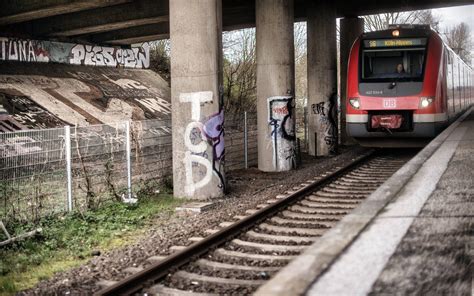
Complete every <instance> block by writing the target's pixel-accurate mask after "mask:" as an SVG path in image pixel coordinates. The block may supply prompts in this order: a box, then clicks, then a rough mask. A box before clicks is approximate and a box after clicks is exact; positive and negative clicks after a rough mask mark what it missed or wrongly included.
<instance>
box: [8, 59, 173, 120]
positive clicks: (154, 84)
mask: <svg viewBox="0 0 474 296" xmlns="http://www.w3.org/2000/svg"><path fill="white" fill-rule="evenodd" d="M0 94H2V95H0V100H1V101H0V105H4V108H5V109H7V111H8V112H9V113H12V114H11V115H12V116H13V117H14V118H15V119H16V120H17V121H18V122H20V123H21V124H23V125H25V126H27V127H29V128H47V127H54V126H62V125H65V124H68V125H77V126H87V125H90V124H101V123H114V122H118V121H124V120H127V119H130V120H145V119H162V120H169V119H171V104H170V89H169V86H168V83H167V82H166V81H165V80H164V79H162V78H161V77H160V76H159V75H158V74H156V73H155V72H153V71H151V70H134V69H116V68H108V67H86V66H69V65H58V64H56V65H53V64H44V65H41V67H38V64H34V63H24V64H23V63H17V62H16V63H13V62H2V63H0ZM21 106H23V107H21ZM46 111H47V112H46ZM48 114H49V115H48Z"/></svg>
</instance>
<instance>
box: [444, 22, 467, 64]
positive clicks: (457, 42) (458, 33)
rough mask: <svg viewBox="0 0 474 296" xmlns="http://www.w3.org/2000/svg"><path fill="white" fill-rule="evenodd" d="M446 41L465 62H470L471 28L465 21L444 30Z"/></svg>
mask: <svg viewBox="0 0 474 296" xmlns="http://www.w3.org/2000/svg"><path fill="white" fill-rule="evenodd" d="M445 36H446V43H447V44H448V46H449V47H451V48H452V49H453V50H454V52H455V53H456V54H458V55H459V56H460V57H461V59H463V60H464V62H466V63H467V64H469V65H470V64H471V58H472V55H471V50H472V49H473V43H472V37H471V30H470V29H469V26H468V25H467V24H466V23H460V24H458V25H457V26H454V27H451V28H447V30H446V32H445Z"/></svg>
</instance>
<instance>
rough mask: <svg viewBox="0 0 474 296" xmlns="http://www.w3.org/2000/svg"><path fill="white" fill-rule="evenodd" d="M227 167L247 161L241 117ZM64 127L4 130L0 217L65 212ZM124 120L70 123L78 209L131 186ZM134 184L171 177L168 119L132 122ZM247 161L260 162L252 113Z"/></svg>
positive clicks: (231, 125) (231, 126)
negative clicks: (129, 182)
mask: <svg viewBox="0 0 474 296" xmlns="http://www.w3.org/2000/svg"><path fill="white" fill-rule="evenodd" d="M225 124H226V140H225V141H226V169H227V170H232V169H241V168H244V166H245V162H244V158H245V157H244V154H243V153H244V148H243V145H244V122H243V117H242V118H234V119H232V120H228V121H226V123H225ZM65 137H66V135H65V129H64V128H54V129H43V130H26V131H19V132H12V133H2V134H0V180H1V181H0V220H3V221H4V222H8V221H26V222H35V221H38V219H40V218H42V217H45V216H49V215H53V214H57V213H64V212H66V211H67V210H68V203H67V185H68V183H67V162H66V150H65V149H66V142H65ZM125 139H126V123H125V122H119V123H116V124H102V125H91V126H87V127H70V147H71V176H72V184H71V185H72V198H73V209H74V210H76V211H86V210H89V209H93V208H97V207H99V206H100V205H101V204H103V203H105V202H108V201H122V198H123V197H122V196H125V195H124V194H125V193H126V192H127V157H126V156H127V153H126V142H125ZM130 139H131V153H130V155H131V164H132V184H133V186H132V188H133V191H134V192H135V193H136V192H137V191H138V190H140V189H141V188H142V185H146V186H149V182H153V183H162V182H163V181H164V180H165V179H168V180H170V178H171V176H172V155H173V154H172V138H171V122H170V121H162V120H146V121H135V122H132V123H131V126H130ZM248 161H249V165H250V166H253V165H255V164H256V162H257V126H256V118H255V117H254V116H251V117H249V119H248Z"/></svg>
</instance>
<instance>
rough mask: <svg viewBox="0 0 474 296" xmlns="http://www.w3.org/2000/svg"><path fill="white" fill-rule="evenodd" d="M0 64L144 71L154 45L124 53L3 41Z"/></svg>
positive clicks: (1, 40)
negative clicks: (40, 63)
mask: <svg viewBox="0 0 474 296" xmlns="http://www.w3.org/2000/svg"><path fill="white" fill-rule="evenodd" d="M0 60H3V61H17V62H43V63H61V64H72V65H86V66H110V67H119V66H120V67H125V68H137V69H144V68H148V67H149V66H150V45H149V44H148V43H143V44H141V45H140V46H136V47H132V48H128V49H123V48H117V47H106V46H93V45H83V44H74V43H62V42H54V41H39V40H29V39H28V40H26V39H16V38H5V37H0Z"/></svg>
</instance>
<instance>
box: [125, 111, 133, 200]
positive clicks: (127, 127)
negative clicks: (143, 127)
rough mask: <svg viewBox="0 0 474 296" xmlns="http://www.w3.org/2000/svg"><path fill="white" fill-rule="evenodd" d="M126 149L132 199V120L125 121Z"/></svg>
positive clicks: (130, 196) (128, 180)
mask: <svg viewBox="0 0 474 296" xmlns="http://www.w3.org/2000/svg"><path fill="white" fill-rule="evenodd" d="M125 150H126V153H127V193H128V199H129V200H131V199H132V159H131V158H132V156H131V154H132V151H131V145H130V121H129V120H127V121H125Z"/></svg>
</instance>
